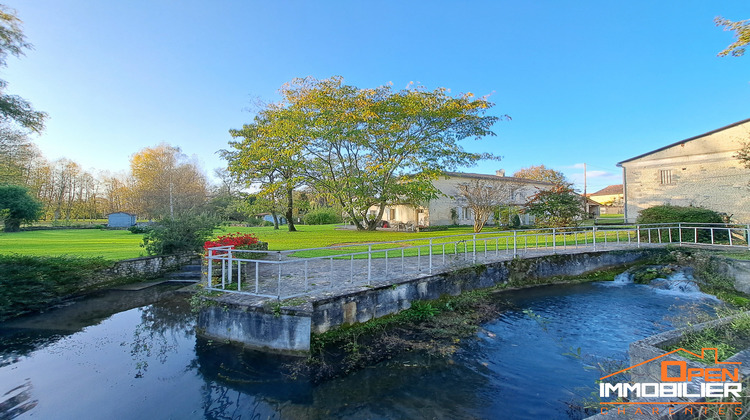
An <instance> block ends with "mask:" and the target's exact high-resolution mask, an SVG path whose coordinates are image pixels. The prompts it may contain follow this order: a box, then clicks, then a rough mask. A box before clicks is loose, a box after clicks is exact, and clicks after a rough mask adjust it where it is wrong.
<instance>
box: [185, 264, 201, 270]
mask: <svg viewBox="0 0 750 420" xmlns="http://www.w3.org/2000/svg"><path fill="white" fill-rule="evenodd" d="M180 271H201V265H200V264H188V265H183V266H182V268H181V269H180Z"/></svg>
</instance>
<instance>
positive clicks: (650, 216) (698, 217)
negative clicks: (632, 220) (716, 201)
mask: <svg viewBox="0 0 750 420" xmlns="http://www.w3.org/2000/svg"><path fill="white" fill-rule="evenodd" d="M723 222H724V219H723V217H722V216H721V215H720V214H719V213H717V212H715V211H713V210H709V209H704V208H702V207H693V206H690V207H681V206H672V205H669V204H664V205H661V206H655V207H651V208H648V209H645V210H641V212H640V214H639V215H638V220H637V221H636V223H723Z"/></svg>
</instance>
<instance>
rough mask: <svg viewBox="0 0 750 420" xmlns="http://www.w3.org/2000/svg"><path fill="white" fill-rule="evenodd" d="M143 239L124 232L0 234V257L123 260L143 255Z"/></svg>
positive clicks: (140, 236)
mask: <svg viewBox="0 0 750 420" xmlns="http://www.w3.org/2000/svg"><path fill="white" fill-rule="evenodd" d="M142 238H143V235H135V234H132V233H130V232H128V231H127V230H100V229H60V230H37V231H29V232H15V233H4V232H2V233H0V254H14V253H15V254H21V255H38V256H61V255H71V256H77V257H87V258H88V257H102V258H105V259H108V260H124V259H128V258H137V257H140V256H143V255H145V253H146V251H145V250H144V249H143V248H141V247H140V244H141V239H142Z"/></svg>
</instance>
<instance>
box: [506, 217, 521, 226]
mask: <svg viewBox="0 0 750 420" xmlns="http://www.w3.org/2000/svg"><path fill="white" fill-rule="evenodd" d="M508 226H509V227H511V228H513V229H518V228H519V227H520V226H521V217H520V216H518V215H517V214H514V215H513V216H512V217H511V218H510V224H509V225H508Z"/></svg>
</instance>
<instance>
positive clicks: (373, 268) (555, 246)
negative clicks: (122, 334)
mask: <svg viewBox="0 0 750 420" xmlns="http://www.w3.org/2000/svg"><path fill="white" fill-rule="evenodd" d="M748 234H750V228H749V227H748V226H747V225H723V224H722V225H695V224H670V225H640V226H628V227H618V228H606V229H605V228H597V227H593V228H586V229H580V228H577V229H547V230H535V231H513V232H494V233H488V234H470V235H452V236H440V237H432V238H421V239H415V240H408V241H397V242H387V243H372V244H351V245H342V246H337V247H326V248H315V249H305V250H295V251H286V252H257V251H252V252H251V251H241V250H234V249H231V248H229V247H217V248H212V249H210V250H209V255H208V256H207V259H206V265H207V267H206V268H207V270H206V274H207V275H206V276H205V279H204V284H205V287H206V289H207V290H210V291H221V292H225V293H223V294H222V295H221V296H217V297H211V298H210V300H211V301H212V302H211V304H210V305H207V306H206V307H205V308H203V309H202V310H201V313H200V315H199V320H198V326H199V333H200V334H202V335H204V336H207V337H210V338H214V339H221V340H230V341H234V342H238V343H242V344H244V345H249V346H253V347H258V348H266V349H269V350H273V351H283V352H306V351H308V350H309V345H310V334H311V333H321V332H325V331H327V330H329V329H331V328H334V327H336V326H339V325H346V324H353V323H356V322H365V321H368V320H370V319H373V318H378V317H381V316H384V315H387V314H391V313H395V312H399V311H401V310H403V309H407V308H409V307H410V306H411V302H412V301H414V300H430V299H437V298H439V297H440V296H441V295H443V294H446V293H448V294H451V295H456V294H459V293H462V292H464V291H468V290H474V289H479V288H487V287H492V286H495V285H498V284H503V283H506V282H508V281H509V280H510V279H511V278H513V277H514V276H527V277H530V278H534V277H536V278H545V277H552V276H578V275H582V274H585V273H587V272H590V271H595V270H600V269H603V268H607V267H612V266H618V265H625V264H629V263H632V262H635V261H637V260H639V259H642V258H646V257H648V256H649V255H652V254H653V250H654V249H655V248H663V247H664V246H666V245H669V244H674V245H700V246H712V247H726V248H734V249H748V241H747V238H748ZM613 251H616V252H613ZM521 260H523V261H525V263H524V264H518V262H519V261H521ZM521 268H522V270H521ZM519 270H521V271H519ZM209 279H210V282H209Z"/></svg>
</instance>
